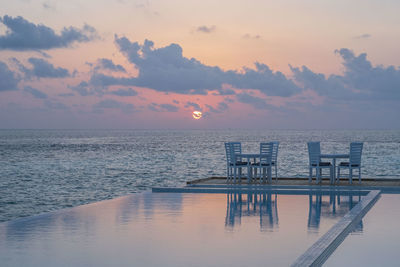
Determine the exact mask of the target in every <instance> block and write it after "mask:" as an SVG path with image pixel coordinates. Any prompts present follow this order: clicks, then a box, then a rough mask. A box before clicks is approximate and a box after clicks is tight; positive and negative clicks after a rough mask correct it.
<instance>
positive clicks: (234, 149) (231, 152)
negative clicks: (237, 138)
mask: <svg viewBox="0 0 400 267" xmlns="http://www.w3.org/2000/svg"><path fill="white" fill-rule="evenodd" d="M225 152H226V160H227V163H228V164H230V163H234V161H235V158H236V161H241V159H240V158H237V157H236V156H235V155H239V154H242V144H241V143H240V142H227V143H225Z"/></svg>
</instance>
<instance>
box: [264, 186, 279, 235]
mask: <svg viewBox="0 0 400 267" xmlns="http://www.w3.org/2000/svg"><path fill="white" fill-rule="evenodd" d="M277 200H278V198H277V194H275V195H274V200H272V194H266V193H263V194H260V227H261V230H268V229H272V228H274V227H275V226H278V221H279V218H278V205H277Z"/></svg>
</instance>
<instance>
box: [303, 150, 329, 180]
mask: <svg viewBox="0 0 400 267" xmlns="http://www.w3.org/2000/svg"><path fill="white" fill-rule="evenodd" d="M307 147H308V156H309V160H310V163H309V164H310V165H309V172H310V176H309V178H308V181H309V182H310V183H311V181H312V173H313V171H312V170H313V169H314V168H315V170H316V182H317V183H320V182H321V178H322V169H328V168H329V172H330V173H329V178H330V182H331V183H333V171H334V169H333V165H332V163H330V162H322V161H321V146H320V143H319V142H308V143H307Z"/></svg>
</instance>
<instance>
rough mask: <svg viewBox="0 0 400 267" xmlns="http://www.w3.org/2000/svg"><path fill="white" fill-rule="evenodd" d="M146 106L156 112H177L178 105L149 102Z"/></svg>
mask: <svg viewBox="0 0 400 267" xmlns="http://www.w3.org/2000/svg"><path fill="white" fill-rule="evenodd" d="M148 108H149V109H150V110H152V111H156V112H177V111H179V107H178V106H175V105H172V104H157V103H151V104H149V105H148Z"/></svg>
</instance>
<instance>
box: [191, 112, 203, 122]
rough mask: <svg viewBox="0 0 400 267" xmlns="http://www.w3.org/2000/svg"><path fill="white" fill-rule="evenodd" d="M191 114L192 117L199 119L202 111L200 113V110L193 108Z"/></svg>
mask: <svg viewBox="0 0 400 267" xmlns="http://www.w3.org/2000/svg"><path fill="white" fill-rule="evenodd" d="M192 116H193V119H195V120H199V119H201V116H203V113H201V111H197V110H195V111H193V113H192Z"/></svg>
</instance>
